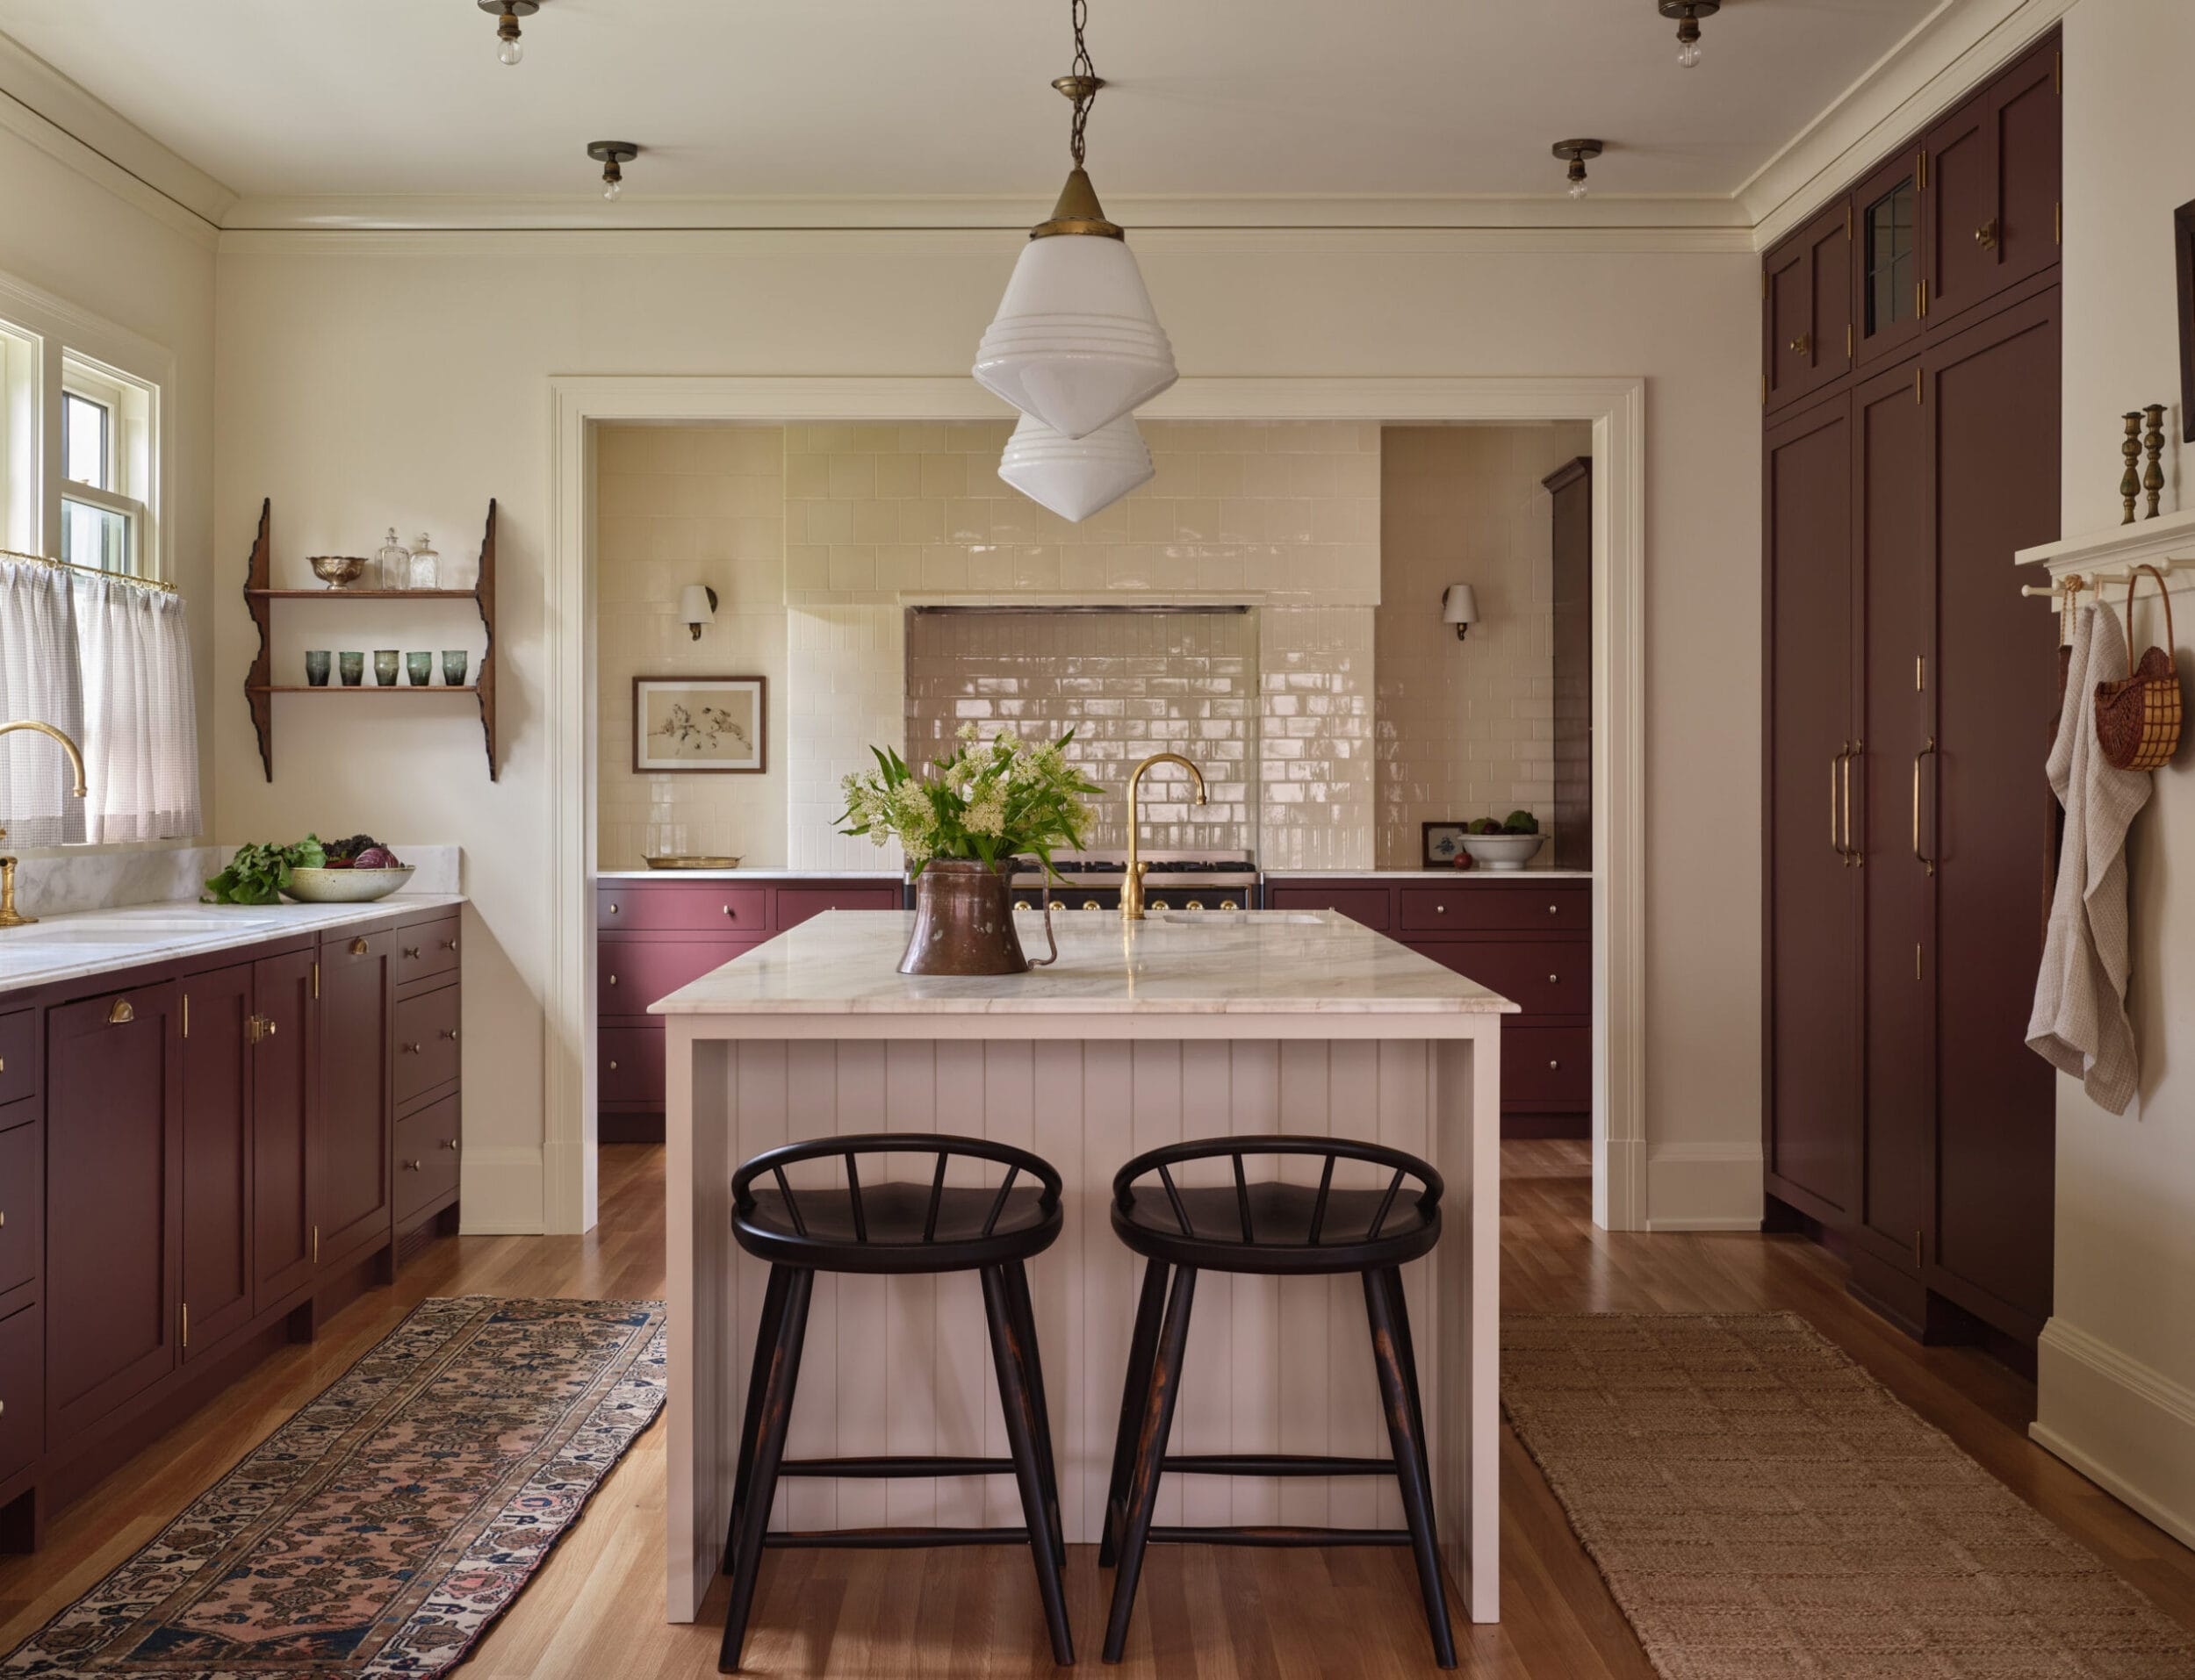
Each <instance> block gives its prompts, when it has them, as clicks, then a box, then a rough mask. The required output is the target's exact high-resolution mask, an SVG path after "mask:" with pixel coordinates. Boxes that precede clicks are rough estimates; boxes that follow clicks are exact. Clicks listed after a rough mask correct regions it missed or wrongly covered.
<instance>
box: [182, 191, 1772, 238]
mask: <svg viewBox="0 0 2195 1680" xmlns="http://www.w3.org/2000/svg"><path fill="white" fill-rule="evenodd" d="M1106 206H1107V209H1108V212H1110V213H1111V214H1112V217H1113V218H1114V219H1115V220H1117V221H1118V222H1119V223H1120V225H1121V226H1124V227H1126V229H1127V230H1128V231H1129V233H1130V234H1131V235H1133V234H1134V233H1138V232H1139V231H1143V230H1155V229H1161V228H1182V229H1197V230H1208V229H1220V228H1235V229H1251V230H1256V229H1268V228H1290V229H1293V228H1335V229H1360V228H1379V229H1425V228H1441V229H1450V228H1487V229H1497V228H1507V229H1544V230H1558V231H1562V232H1570V231H1573V230H1576V229H1579V228H1588V229H1598V228H1625V229H1631V230H1637V231H1652V232H1659V231H1686V230H1693V229H1710V228H1721V229H1728V228H1748V227H1750V226H1752V221H1751V219H1750V218H1749V217H1748V216H1747V215H1746V214H1745V210H1744V207H1743V206H1742V205H1739V204H1738V202H1737V200H1736V199H1734V198H1731V197H1727V196H1725V195H1720V194H1699V195H1684V196H1660V197H1647V196H1630V197H1627V196H1625V195H1623V194H1620V193H1605V194H1601V195H1598V196H1596V197H1591V198H1587V199H1586V200H1584V201H1583V202H1582V203H1580V202H1577V201H1573V200H1572V199H1571V198H1570V197H1568V196H1567V195H1566V194H1550V195H1541V194H1486V195H1481V196H1475V197H1472V196H1438V197H1436V196H1429V195H1378V194H1375V195H1367V196H1364V197H1347V196H1337V195H1328V196H1323V197H1302V196H1293V195H1280V194H1274V195H1263V196H1261V195H1255V194H1252V195H1241V196H1236V197H1141V198H1139V197H1133V196H1128V195H1119V196H1115V197H1109V198H1108V199H1107V200H1106ZM1050 207H1051V200H1050V199H1049V198H1048V197H1047V198H1045V199H1041V200H1040V199H1037V198H1021V197H994V196H989V195H975V194H936V195H931V196H927V197H923V196H910V197H650V196H647V195H644V194H634V193H632V192H630V191H628V193H627V194H626V196H625V197H623V199H621V200H619V201H618V202H617V203H616V204H615V205H612V204H609V203H607V202H605V201H604V199H603V198H602V197H601V194H600V193H592V192H591V193H586V194H556V195H544V196H538V197H492V196H484V195H482V196H476V195H470V194H451V195H444V196H414V197H402V196H394V197H353V196H332V197H257V198H241V199H238V200H237V201H236V202H235V203H234V204H233V205H231V206H230V207H229V210H228V212H227V215H226V216H225V217H224V218H223V219H222V226H223V228H224V229H225V230H227V231H231V232H240V233H241V232H251V233H275V232H284V233H302V232H316V233H337V232H339V233H520V232H529V233H531V232H553V233H573V232H609V233H631V232H636V231H640V232H649V233H701V232H732V231H738V232H785V231H792V230H799V231H804V232H826V231H828V232H838V231H847V230H860V231H871V230H879V229H894V230H898V231H903V232H924V233H930V232H965V231H971V230H977V231H995V230H1013V231H1017V232H1018V231H1021V230H1024V229H1026V228H1028V227H1030V226H1033V224H1035V223H1037V222H1040V221H1041V220H1043V219H1044V218H1045V217H1046V216H1047V214H1049V213H1050Z"/></svg>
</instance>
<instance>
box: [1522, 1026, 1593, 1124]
mask: <svg viewBox="0 0 2195 1680" xmlns="http://www.w3.org/2000/svg"><path fill="white" fill-rule="evenodd" d="M1501 1101H1502V1102H1504V1103H1505V1104H1507V1103H1511V1102H1529V1103H1533V1104H1536V1105H1538V1106H1542V1107H1546V1108H1558V1107H1559V1108H1563V1109H1579V1110H1582V1109H1589V1108H1591V1107H1592V1106H1593V1030H1592V1029H1591V1028H1590V1027H1513V1026H1510V1025H1508V1023H1504V1024H1503V1026H1502V1029H1501Z"/></svg>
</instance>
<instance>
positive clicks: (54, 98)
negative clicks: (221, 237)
mask: <svg viewBox="0 0 2195 1680" xmlns="http://www.w3.org/2000/svg"><path fill="white" fill-rule="evenodd" d="M0 128H5V129H6V130H8V132H9V133H13V134H15V135H17V136H18V138H20V139H22V140H27V141H28V142H30V144H32V146H35V147H38V149H39V150H40V151H41V152H43V153H45V154H47V156H48V157H51V158H54V159H55V160H57V161H58V162H61V163H65V164H67V165H68V167H69V168H70V169H75V170H76V172H77V173H78V174H80V175H83V176H86V177H88V178H89V179H90V180H91V181H93V182H95V183H97V184H98V185H100V186H102V187H104V188H105V189H106V190H108V191H110V192H112V193H113V194H114V195H115V196H116V197H119V198H120V199H122V200H123V201H124V202H125V203H126V204H129V205H133V206H134V207H135V208H137V209H139V210H141V211H143V212H145V213H146V214H148V215H149V216H151V217H153V218H154V219H156V220H158V221H161V222H162V223H165V224H166V225H167V226H170V227H173V228H175V229H176V230H177V231H178V232H180V233H184V234H186V235H188V236H189V237H191V239H193V240H196V241H198V242H200V243H202V244H211V243H212V239H213V236H214V234H215V233H217V232H218V230H219V227H220V225H221V220H222V219H223V218H224V217H225V216H227V214H228V212H229V210H230V208H231V207H232V206H233V205H234V204H235V203H236V195H235V194H234V192H232V191H230V190H228V188H227V187H225V186H223V185H222V184H221V183H219V181H216V180H215V179H214V178H213V177H212V176H210V175H208V174H206V173H205V170H203V169H199V168H198V166H197V165H196V164H194V163H191V162H189V161H188V160H186V159H184V158H183V157H180V156H178V155H177V154H176V153H174V152H171V151H169V149H168V147H165V146H162V144H161V143H160V142H159V141H158V140H155V139H154V138H153V137H152V136H151V135H150V134H148V133H146V132H145V131H144V130H143V129H141V128H140V127H138V126H136V125H135V124H134V123H132V122H131V121H130V120H129V119H128V118H126V117H124V116H122V115H121V114H120V113H119V111H115V110H114V109H113V108H112V107H111V106H109V105H105V104H101V103H100V102H99V101H98V100H97V99H96V98H94V97H92V96H91V95H90V94H89V93H87V92H85V91H84V90H83V89H82V88H80V87H78V86H77V85H76V83H74V82H71V81H70V80H69V79H68V77H67V76H65V75H62V74H61V72H60V71H58V70H56V69H55V68H54V67H53V66H52V65H50V64H48V63H47V61H45V60H44V59H42V58H40V57H38V56H37V55H36V54H32V53H30V52H28V51H26V50H25V48H24V47H22V46H20V45H19V44H18V43H17V42H16V41H14V40H11V39H9V38H8V37H7V36H5V35H0Z"/></svg>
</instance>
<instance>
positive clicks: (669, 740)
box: [632, 677, 769, 775]
mask: <svg viewBox="0 0 2195 1680" xmlns="http://www.w3.org/2000/svg"><path fill="white" fill-rule="evenodd" d="M768 731H769V722H768V717H767V714H766V707H765V683H764V679H763V678H759V677H636V678H633V679H632V767H633V772H634V773H635V774H636V775H637V774H642V773H644V772H657V771H666V770H667V771H704V770H713V771H728V772H743V771H744V772H749V773H759V772H761V771H763V770H765V769H766V768H767V766H766V763H765V761H764V752H763V748H764V744H765V743H766V740H767V738H768Z"/></svg>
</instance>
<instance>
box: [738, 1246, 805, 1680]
mask: <svg viewBox="0 0 2195 1680" xmlns="http://www.w3.org/2000/svg"><path fill="white" fill-rule="evenodd" d="M786 1269H787V1271H788V1273H789V1274H790V1275H789V1276H788V1278H787V1280H786V1285H785V1306H784V1316H783V1318H782V1321H781V1323H780V1325H779V1326H778V1333H777V1337H776V1339H775V1341H774V1345H773V1346H772V1349H771V1354H770V1368H769V1375H767V1376H766V1378H765V1379H764V1382H765V1389H764V1394H763V1399H762V1411H761V1415H760V1417H759V1418H758V1419H757V1428H756V1432H755V1444H754V1464H753V1468H752V1479H751V1481H750V1482H749V1483H748V1487H747V1503H746V1504H745V1505H744V1506H742V1507H741V1508H740V1512H739V1533H738V1535H737V1536H736V1537H735V1539H734V1543H733V1547H732V1566H731V1601H730V1604H729V1605H726V1607H725V1610H724V1642H723V1648H722V1649H721V1650H720V1651H719V1652H718V1654H717V1657H716V1672H717V1673H719V1674H730V1673H732V1672H733V1671H734V1670H735V1669H738V1666H739V1648H740V1647H741V1646H743V1645H744V1644H745V1643H746V1638H747V1615H748V1612H750V1611H752V1609H753V1608H754V1583H755V1577H756V1576H757V1575H758V1574H759V1571H760V1569H761V1568H762V1536H763V1535H764V1533H766V1532H767V1531H768V1529H769V1526H770V1502H771V1500H772V1499H773V1498H774V1497H776V1495H777V1467H778V1465H779V1463H780V1462H781V1461H782V1460H783V1459H784V1457H785V1426H786V1425H787V1423H788V1421H789V1420H790V1419H791V1417H792V1413H793V1389H794V1387H795V1384H796V1383H797V1382H799V1381H800V1351H801V1345H802V1342H804V1341H805V1340H806V1339H807V1336H808V1300H809V1296H810V1294H811V1293H812V1292H813V1290H814V1289H815V1286H816V1274H815V1273H814V1272H813V1271H812V1270H810V1268H809V1267H805V1266H802V1267H787V1268H786Z"/></svg>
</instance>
